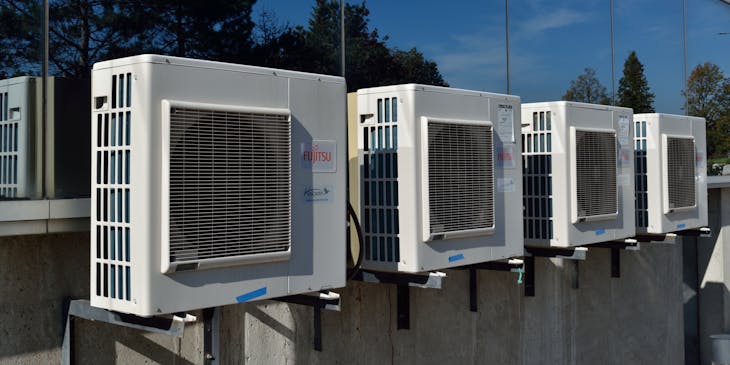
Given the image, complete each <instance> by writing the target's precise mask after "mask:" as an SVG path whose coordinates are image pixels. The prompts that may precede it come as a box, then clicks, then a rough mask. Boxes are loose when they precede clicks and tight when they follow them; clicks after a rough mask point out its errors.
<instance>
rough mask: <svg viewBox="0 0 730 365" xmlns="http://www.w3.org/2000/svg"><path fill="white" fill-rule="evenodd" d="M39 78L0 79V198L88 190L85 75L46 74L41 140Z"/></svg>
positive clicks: (84, 194) (69, 195) (79, 193)
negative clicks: (44, 111)
mask: <svg viewBox="0 0 730 365" xmlns="http://www.w3.org/2000/svg"><path fill="white" fill-rule="evenodd" d="M41 83H42V81H41V78H39V77H30V76H23V77H16V78H12V79H6V80H0V200H14V199H41V198H43V186H42V185H43V182H44V180H45V184H46V186H45V197H47V198H76V197H88V196H89V179H90V177H89V176H90V175H89V174H90V168H89V164H90V159H89V151H90V145H89V143H90V142H89V139H88V138H87V136H88V135H89V133H90V128H91V127H90V125H89V123H88V120H89V108H88V104H87V103H88V100H89V94H90V85H89V80H73V79H63V78H55V77H49V78H48V84H47V88H48V98H47V118H46V122H45V123H46V126H45V141H44V134H43V133H42V131H43V129H44V128H43V120H42V118H41V115H42V97H41V96H42V87H41ZM44 143H45V161H43V155H44V154H43V150H44V149H43V144H44ZM44 165H45V172H44V170H43V167H44ZM44 174H45V179H44V176H43V175H44Z"/></svg>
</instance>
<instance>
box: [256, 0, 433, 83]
mask: <svg viewBox="0 0 730 365" xmlns="http://www.w3.org/2000/svg"><path fill="white" fill-rule="evenodd" d="M369 15H370V11H369V10H368V8H367V7H366V6H365V3H364V2H363V3H360V4H346V5H345V42H346V50H345V52H346V54H345V63H346V64H345V73H346V76H347V87H348V90H349V91H354V90H357V89H360V88H364V87H370V86H376V85H387V84H398V83H409V82H413V83H423V84H431V85H442V86H446V85H447V84H446V82H445V81H444V80H443V77H442V76H441V74H440V73H439V71H438V67H437V66H436V64H435V63H433V62H432V61H429V60H427V59H426V58H425V57H424V56H423V54H422V53H420V52H418V50H416V49H412V50H409V51H401V50H398V49H395V48H390V47H388V46H387V45H386V41H387V40H388V37H382V36H380V34H379V33H378V31H377V29H374V30H371V29H370V27H369ZM270 23H271V22H270V21H269V20H263V24H259V25H258V29H259V30H260V32H261V33H265V30H266V29H269V30H270V29H276V28H277V27H276V25H273V26H272V24H270ZM339 47H340V18H339V2H338V1H333V0H317V1H316V3H315V5H314V7H313V8H312V14H311V16H310V19H309V22H308V25H307V28H304V27H301V26H298V27H294V28H291V27H286V28H285V29H284V30H283V31H281V32H280V35H279V36H278V37H276V38H275V39H273V40H271V41H270V42H266V43H263V44H257V45H256V46H255V51H254V53H255V54H256V57H255V59H254V62H260V63H259V64H262V65H266V66H274V67H282V68H289V69H294V70H300V71H307V72H316V73H324V74H333V75H338V74H340V72H341V71H340V68H341V66H340V48H339Z"/></svg>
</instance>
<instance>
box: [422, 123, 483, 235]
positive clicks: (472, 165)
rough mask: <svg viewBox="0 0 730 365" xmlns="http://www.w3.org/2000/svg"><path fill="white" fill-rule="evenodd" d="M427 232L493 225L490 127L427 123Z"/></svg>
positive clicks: (442, 231) (452, 230) (471, 228)
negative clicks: (428, 215)
mask: <svg viewBox="0 0 730 365" xmlns="http://www.w3.org/2000/svg"><path fill="white" fill-rule="evenodd" d="M428 187H429V198H428V199H429V207H430V208H429V214H430V230H431V233H436V234H437V233H447V232H454V231H463V230H473V229H485V228H491V227H493V226H494V164H493V156H492V127H491V126H488V125H472V124H457V123H445V122H434V121H429V122H428Z"/></svg>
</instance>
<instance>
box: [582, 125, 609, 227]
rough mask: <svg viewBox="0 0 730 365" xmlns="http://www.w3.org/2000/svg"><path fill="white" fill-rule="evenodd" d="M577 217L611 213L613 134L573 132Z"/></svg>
mask: <svg viewBox="0 0 730 365" xmlns="http://www.w3.org/2000/svg"><path fill="white" fill-rule="evenodd" d="M575 156H576V161H575V163H576V174H577V177H576V178H577V186H576V188H577V192H578V206H577V208H578V217H579V218H585V217H591V216H598V215H606V214H615V213H616V211H617V196H616V193H617V191H616V156H617V155H616V134H615V133H614V132H596V131H584V130H576V131H575Z"/></svg>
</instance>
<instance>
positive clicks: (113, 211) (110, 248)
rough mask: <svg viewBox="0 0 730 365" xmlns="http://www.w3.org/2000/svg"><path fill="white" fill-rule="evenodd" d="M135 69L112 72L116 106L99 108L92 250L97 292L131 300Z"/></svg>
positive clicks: (110, 91)
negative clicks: (131, 173) (133, 81)
mask: <svg viewBox="0 0 730 365" xmlns="http://www.w3.org/2000/svg"><path fill="white" fill-rule="evenodd" d="M131 77H132V74H131V73H120V74H116V75H113V76H112V80H111V81H112V85H113V86H112V88H111V90H108V94H110V95H112V101H113V102H112V105H111V108H110V109H108V110H106V111H100V112H94V113H93V117H92V118H93V121H92V123H95V124H96V126H95V127H96V134H95V135H92V138H93V142H92V146H93V149H94V153H95V154H96V166H92V169H94V170H95V171H94V172H95V174H94V175H93V176H94V177H93V179H94V184H93V192H92V194H95V195H96V197H95V198H96V206H95V207H94V209H93V211H94V212H95V216H94V217H92V218H91V219H92V221H93V222H94V224H93V226H94V227H93V231H92V233H91V234H92V251H93V252H94V255H95V256H94V257H93V261H94V265H95V266H96V267H95V272H96V278H95V281H96V288H95V289H94V288H92V290H96V292H95V294H96V295H97V296H102V297H105V298H112V299H118V300H124V301H131V298H132V287H131V277H130V275H131V270H130V265H131V259H132V257H131V255H132V253H131V252H130V238H131V237H130V233H131V232H130V228H131V225H130V201H131V197H130V195H131V189H130V187H131V184H130V179H131V176H130V172H131V170H130V163H131V160H130V158H131V146H132V141H131V138H130V137H131V128H132V120H131V114H132V103H131V98H132V94H131V92H132V90H131Z"/></svg>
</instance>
